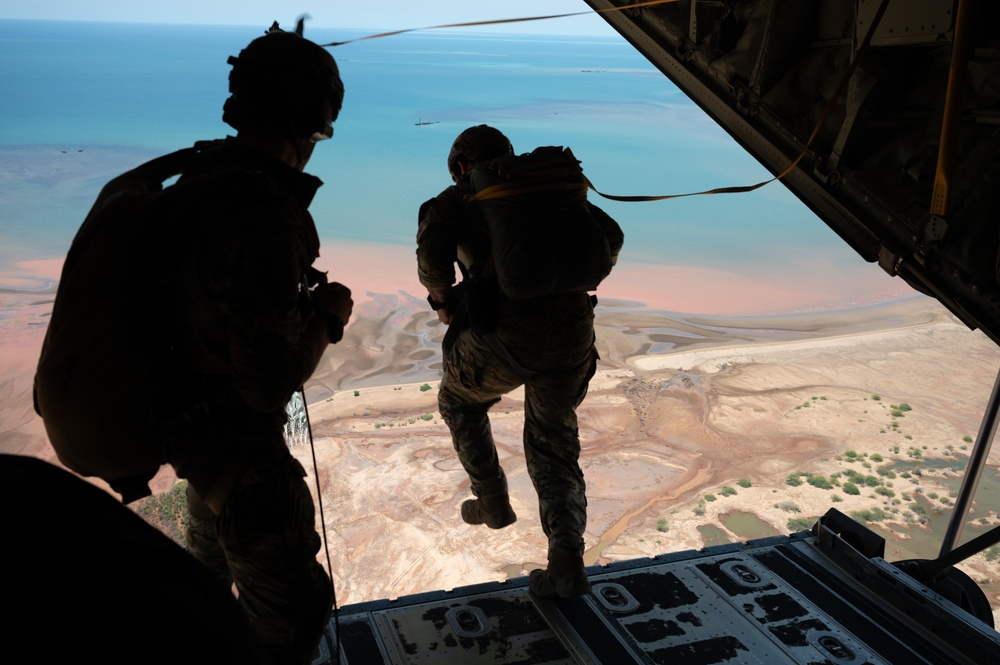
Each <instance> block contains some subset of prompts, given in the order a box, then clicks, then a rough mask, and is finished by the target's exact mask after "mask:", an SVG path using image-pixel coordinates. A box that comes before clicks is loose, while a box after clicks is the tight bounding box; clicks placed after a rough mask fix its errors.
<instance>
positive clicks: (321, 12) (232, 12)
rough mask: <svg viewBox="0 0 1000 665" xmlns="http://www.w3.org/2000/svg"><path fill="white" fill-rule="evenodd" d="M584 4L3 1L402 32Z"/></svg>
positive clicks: (4, 10) (575, 0) (75, 13)
mask: <svg viewBox="0 0 1000 665" xmlns="http://www.w3.org/2000/svg"><path fill="white" fill-rule="evenodd" d="M589 10H590V6H589V5H587V4H586V3H585V2H583V0H545V1H544V2H537V1H532V0H474V1H472V2H469V1H468V0H465V1H462V0H381V1H380V2H374V1H373V0H350V1H347V0H326V1H325V2H316V1H315V0H313V1H312V2H303V3H302V4H301V5H300V6H298V7H296V6H295V4H293V3H288V2H278V1H276V0H163V1H161V2H150V1H149V0H0V18H8V19H9V18H22V19H23V18H33V19H66V20H88V21H123V22H143V23H150V22H151V23H198V24H219V25H264V24H270V23H271V21H274V20H277V21H279V22H280V23H281V24H282V25H286V24H288V25H291V24H294V22H295V20H296V19H297V18H298V17H299V16H300V15H301V14H309V15H310V16H311V17H312V18H311V20H310V21H309V23H308V24H307V25H310V26H313V27H324V28H336V27H343V28H370V29H379V30H383V29H385V30H399V29H405V28H421V27H428V26H434V25H441V24H446V23H465V22H471V21H483V20H491V19H508V18H519V17H527V16H543V15H545V16H547V15H552V14H567V13H573V12H586V11H589ZM484 29H488V30H491V31H494V32H534V33H551V34H588V35H592V34H602V35H610V34H614V31H612V30H611V28H610V27H608V25H607V23H606V22H605V21H604V19H603V18H601V17H600V16H598V15H596V14H592V15H587V16H574V17H569V18H560V19H551V20H545V21H531V22H526V23H509V24H503V25H498V26H490V27H488V28H484Z"/></svg>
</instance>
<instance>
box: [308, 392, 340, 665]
mask: <svg viewBox="0 0 1000 665" xmlns="http://www.w3.org/2000/svg"><path fill="white" fill-rule="evenodd" d="M300 392H301V393H302V411H303V413H305V414H306V431H307V432H308V433H309V452H310V454H311V455H312V463H313V475H314V476H315V477H316V503H317V505H318V507H319V525H320V529H321V530H322V534H323V551H324V552H325V553H326V570H327V572H328V573H329V574H330V593H331V594H332V595H333V608H332V609H333V630H334V633H335V634H336V637H337V643H336V644H335V645H334V647H335V651H336V652H337V657H336V658H335V659H334V662H335V663H337V664H338V665H339V664H340V608H339V607H337V587H336V586H335V585H334V584H333V563H331V560H330V543H329V541H327V539H326V516H325V515H324V514H323V492H322V491H320V486H319V464H317V463H316V446H315V445H314V444H313V429H312V423H311V422H310V421H309V405H308V404H306V391H305V390H302V391H300Z"/></svg>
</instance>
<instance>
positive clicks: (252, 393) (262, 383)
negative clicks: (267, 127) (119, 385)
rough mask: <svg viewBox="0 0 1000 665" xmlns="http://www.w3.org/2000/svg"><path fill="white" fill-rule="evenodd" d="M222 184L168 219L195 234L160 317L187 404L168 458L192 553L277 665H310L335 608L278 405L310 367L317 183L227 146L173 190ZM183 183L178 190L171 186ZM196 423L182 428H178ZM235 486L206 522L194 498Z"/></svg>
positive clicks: (198, 499)
mask: <svg viewBox="0 0 1000 665" xmlns="http://www.w3.org/2000/svg"><path fill="white" fill-rule="evenodd" d="M205 173H211V174H224V175H223V176H221V177H220V180H219V182H218V186H217V187H216V188H215V189H214V190H213V191H212V192H211V194H210V195H208V196H206V197H205V199H204V200H199V201H188V202H184V203H182V205H181V209H180V210H177V211H175V212H176V214H178V215H187V216H192V217H193V218H194V219H195V220H196V225H195V226H194V227H193V228H195V229H197V233H195V234H191V235H192V237H191V238H190V241H189V242H188V243H187V245H186V247H184V248H183V249H182V252H183V259H179V265H183V266H188V267H190V269H189V270H184V271H182V273H181V274H180V275H178V276H177V277H176V280H177V283H176V288H175V289H172V292H173V293H175V294H176V298H177V299H176V301H174V302H169V303H165V306H166V307H167V308H168V311H170V312H171V321H172V322H173V323H172V326H171V328H172V330H171V337H173V338H174V340H175V357H176V361H177V363H178V364H179V365H180V368H179V369H180V371H179V374H180V375H181V376H183V377H184V386H185V389H186V393H187V394H186V397H187V398H188V399H190V398H191V397H192V396H196V397H202V398H204V402H203V403H202V405H204V407H205V408H204V411H199V412H198V415H196V416H191V415H190V413H189V412H185V411H184V410H182V413H183V417H182V418H180V420H181V421H182V422H180V423H179V424H177V425H176V431H175V433H174V436H173V437H172V439H171V441H170V444H169V445H168V453H167V456H168V460H169V462H170V463H171V464H172V465H173V466H174V468H175V469H176V471H177V474H178V476H180V477H182V478H187V479H188V481H189V492H188V502H189V511H190V516H191V520H190V525H189V528H188V533H187V534H186V535H187V540H188V545H189V551H191V552H192V554H194V555H195V556H196V558H198V559H199V560H201V561H202V562H203V563H205V564H206V565H207V566H209V568H211V569H212V570H214V571H215V572H216V573H217V574H218V575H219V576H220V578H222V579H223V580H224V581H225V582H227V583H230V582H232V581H235V584H236V587H237V590H238V591H239V601H240V604H241V605H242V606H243V609H244V610H245V611H246V613H247V616H248V617H249V619H250V622H251V625H252V626H253V627H254V630H255V631H256V633H257V635H258V637H260V639H261V642H262V643H263V644H264V645H265V646H267V647H268V649H269V651H270V652H271V653H272V654H273V655H274V656H275V658H276V661H277V662H282V663H284V662H289V663H294V662H308V658H309V657H310V656H311V653H312V651H313V649H315V645H316V643H317V641H318V639H319V637H320V635H321V633H322V631H323V629H324V628H325V624H326V620H327V618H328V615H329V611H330V608H331V607H332V604H333V597H332V587H331V584H330V580H329V577H328V576H327V574H326V572H325V571H324V569H323V567H322V566H321V565H320V564H319V563H318V562H317V560H316V556H317V553H318V552H319V548H320V537H319V535H318V534H317V533H316V528H315V512H314V507H313V501H312V496H311V495H310V493H309V488H308V486H307V485H306V483H305V480H304V476H305V471H304V470H303V468H302V466H301V465H300V464H299V462H298V461H297V460H295V459H294V458H293V457H292V456H291V454H290V453H289V451H288V448H287V446H286V445H285V442H284V438H283V436H282V427H283V425H284V422H285V418H286V416H285V409H284V407H285V404H286V403H287V401H288V399H289V398H290V396H291V394H292V393H293V392H294V391H295V390H296V389H297V388H298V387H299V386H301V385H302V383H303V382H304V381H305V380H306V379H307V378H308V375H309V374H310V373H311V372H312V369H313V368H314V367H315V365H316V362H317V360H318V359H317V358H314V357H312V355H311V354H312V352H311V351H310V347H309V345H308V344H305V343H303V342H302V341H301V340H300V336H301V335H302V333H303V331H304V330H305V327H306V325H307V323H308V321H309V318H310V317H311V316H312V311H311V306H310V303H309V301H308V291H307V290H306V289H304V288H303V285H304V283H305V282H306V281H307V278H306V276H305V275H306V274H307V273H308V271H309V269H310V266H311V264H312V262H313V261H314V260H315V258H316V257H317V256H318V254H319V241H318V237H317V235H316V230H315V226H314V225H313V222H312V218H311V217H310V216H309V213H308V211H307V209H306V207H307V206H308V204H309V202H310V201H311V199H312V196H313V194H314V193H315V191H316V189H317V188H318V187H319V186H320V184H321V183H320V181H319V180H318V179H317V178H314V177H313V176H310V175H306V174H303V173H300V172H299V171H297V170H295V169H293V168H291V167H289V166H286V165H285V164H282V163H280V162H277V161H276V160H272V159H270V158H268V157H262V156H258V155H255V154H251V153H246V152H244V151H243V150H242V149H241V148H240V147H239V146H238V145H237V144H235V143H232V142H230V143H227V144H224V145H223V146H222V147H221V148H219V149H216V150H212V151H207V152H206V153H203V154H202V155H201V156H200V157H199V160H198V161H197V162H196V163H195V164H194V165H192V166H191V167H189V168H188V169H187V170H186V172H185V176H184V178H192V177H196V176H198V175H200V174H205ZM182 180H183V178H182ZM191 421H193V422H194V424H193V427H192V426H190V423H191ZM227 476H228V477H230V478H232V479H233V481H234V482H235V486H234V488H233V489H232V491H231V493H230V494H229V497H228V499H227V500H226V502H225V505H224V507H223V509H222V512H221V514H219V515H218V516H216V515H215V514H214V513H213V512H212V511H211V510H210V509H208V507H207V506H206V505H205V504H204V502H203V501H202V499H203V498H204V497H205V496H206V495H207V494H208V493H209V492H210V491H211V490H212V488H213V487H214V486H215V485H216V483H218V482H219V480H220V479H222V478H225V477H227Z"/></svg>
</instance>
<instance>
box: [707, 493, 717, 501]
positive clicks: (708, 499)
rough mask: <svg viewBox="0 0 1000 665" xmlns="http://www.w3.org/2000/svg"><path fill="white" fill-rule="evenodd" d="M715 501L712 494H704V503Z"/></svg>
mask: <svg viewBox="0 0 1000 665" xmlns="http://www.w3.org/2000/svg"><path fill="white" fill-rule="evenodd" d="M715 500H716V496H715V495H714V494H706V495H705V501H715Z"/></svg>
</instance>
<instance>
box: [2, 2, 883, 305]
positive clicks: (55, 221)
mask: <svg viewBox="0 0 1000 665" xmlns="http://www.w3.org/2000/svg"><path fill="white" fill-rule="evenodd" d="M261 32H262V31H261V30H257V29H254V28H247V27H222V26H180V25H146V24H108V23H95V22H61V21H22V20H0V118H2V122H0V269H4V270H10V269H11V266H13V265H14V264H15V263H16V262H18V261H24V260H34V259H48V258H56V257H61V256H62V255H64V254H65V251H66V249H67V248H68V246H69V243H70V241H71V239H72V236H73V233H74V232H75V230H76V228H77V226H78V225H79V223H80V221H81V220H82V218H83V216H84V214H85V213H86V211H87V209H88V208H89V206H90V203H91V201H92V200H93V198H94V196H95V195H96V193H97V191H98V190H99V189H100V187H101V185H102V184H103V183H104V182H105V181H106V180H107V179H108V178H110V177H112V176H113V175H115V174H117V173H119V172H121V171H123V170H126V169H128V168H131V167H132V166H135V165H137V164H138V163H140V162H142V161H144V160H146V159H148V158H151V157H153V156H156V155H158V154H161V153H164V152H167V151H170V150H174V149H177V148H180V147H183V146H185V145H187V144H190V143H192V142H194V141H195V140H199V139H206V138H215V137H221V136H224V135H225V134H227V133H228V132H229V131H230V130H229V128H228V127H227V126H226V125H225V124H223V123H222V121H221V109H222V103H223V101H224V100H225V98H226V96H227V93H226V85H227V75H228V71H229V66H228V65H227V64H226V58H227V57H228V56H229V55H235V54H237V53H238V52H239V50H240V49H241V48H242V47H243V46H245V45H246V44H247V43H248V42H249V41H250V40H251V39H253V38H254V37H256V36H258V35H259V34H261ZM306 34H307V36H309V37H310V38H312V39H313V40H315V41H317V42H320V43H326V42H330V41H345V40H349V39H353V38H357V37H361V36H365V35H366V34H372V33H363V32H358V31H349V30H343V31H337V30H330V29H316V30H309V29H308V26H307V31H306ZM331 52H332V53H333V54H334V56H335V57H336V59H337V60H338V63H339V65H340V68H341V73H342V76H343V79H344V81H345V86H346V99H345V106H344V110H343V112H342V113H341V116H340V118H339V120H338V121H337V123H336V135H335V136H334V139H333V140H332V141H329V142H326V143H324V144H321V145H320V146H319V148H318V149H317V151H316V153H315V155H314V158H313V160H312V162H311V163H310V165H309V168H308V170H309V171H310V172H312V173H314V174H316V175H318V176H319V177H320V178H322V179H323V180H324V181H325V183H326V185H325V186H324V187H323V188H322V189H321V191H320V194H319V196H318V197H317V199H316V201H315V203H314V206H313V213H314V216H315V218H316V220H317V223H318V225H319V228H320V234H321V236H322V237H323V238H324V241H325V242H336V241H337V240H338V239H343V240H352V241H365V242H372V243H388V244H391V245H396V246H407V247H408V246H412V244H413V237H414V230H415V226H416V211H417V208H418V206H419V204H420V203H421V202H422V201H424V200H425V199H427V198H429V197H430V196H432V195H434V194H435V193H436V192H438V191H439V190H440V189H442V188H443V187H445V186H446V185H448V184H449V182H450V180H449V178H448V174H447V172H446V169H445V157H446V155H447V152H448V149H449V146H450V144H451V141H452V140H453V139H454V137H455V136H456V135H457V134H458V133H459V132H460V131H461V130H462V129H464V128H465V127H467V126H469V125H472V124H479V123H484V122H485V123H489V124H493V125H495V126H497V127H499V128H501V129H502V130H503V131H505V132H506V133H507V134H508V136H510V137H511V139H512V141H513V142H514V145H515V149H517V151H518V152H527V151H529V150H531V149H532V148H534V147H536V146H538V145H565V146H569V147H571V148H572V149H573V152H574V153H575V154H576V156H577V157H578V158H579V159H580V160H581V161H582V162H583V166H584V168H585V170H586V172H587V174H588V176H589V177H590V179H591V181H592V182H593V183H594V185H595V186H596V187H597V188H598V189H600V190H602V191H604V192H607V193H612V194H655V195H659V194H674V193H684V192H689V191H702V190H706V189H711V188H713V187H717V186H728V185H744V184H752V183H756V182H759V181H761V180H765V179H767V178H768V177H769V174H768V173H767V172H766V171H765V170H764V169H763V168H762V167H761V166H760V165H759V164H758V163H757V162H756V161H755V160H753V159H752V158H751V157H750V156H749V155H747V154H746V153H745V152H744V151H743V150H742V149H740V148H739V147H738V146H737V145H736V143H735V142H734V141H733V140H732V139H731V138H729V137H728V135H726V134H725V133H724V132H723V131H722V130H721V129H719V128H718V127H717V126H716V125H715V124H714V123H713V122H712V121H711V120H710V119H708V118H707V116H705V115H704V114H703V113H702V112H701V111H700V110H699V109H698V108H697V107H696V106H695V105H694V104H693V103H692V102H691V101H689V100H688V99H687V98H686V97H685V96H684V95H683V94H681V93H680V92H679V91H678V90H677V89H676V88H675V87H674V86H673V84H671V83H670V82H669V81H668V79H666V78H665V77H664V76H663V75H662V74H660V73H659V72H658V71H657V70H655V69H654V68H653V67H652V65H650V64H649V63H648V62H647V61H646V60H645V59H644V58H643V57H642V56H641V55H639V54H638V52H636V51H635V50H634V49H633V48H632V47H631V46H630V45H629V44H627V43H626V42H625V41H624V40H623V39H619V38H615V37H589V36H588V37H568V36H551V37H546V36H537V35H531V36H525V35H503V34H490V35H484V34H472V33H463V32H458V31H453V30H432V31H421V32H413V33H407V34H402V35H397V36H392V37H387V38H381V39H371V40H363V41H358V42H355V43H351V44H346V45H343V46H339V47H335V48H332V49H331ZM592 199H593V200H594V201H595V202H597V203H598V205H601V206H602V207H603V208H604V209H605V210H607V211H608V212H609V213H611V214H612V215H613V216H614V217H615V218H616V219H618V220H619V222H620V223H621V225H622V227H623V228H624V229H625V232H626V236H627V245H626V250H625V252H624V253H623V256H622V258H621V260H622V262H623V263H632V264H654V265H669V266H682V267H701V268H722V269H725V270H727V271H731V272H736V273H739V274H740V275H745V276H746V278H747V280H753V279H755V278H757V277H760V276H763V277H767V278H770V279H781V280H787V281H788V282H789V283H794V281H795V279H796V276H797V275H799V274H802V273H803V272H805V271H812V272H815V271H816V270H825V271H829V273H830V275H831V278H834V276H836V275H837V274H839V273H843V272H845V271H846V272H851V273H855V272H857V271H862V272H863V273H865V274H868V273H870V274H871V276H872V279H887V278H886V276H885V275H884V274H882V273H881V272H880V271H878V269H877V268H874V267H872V266H868V265H867V264H864V263H863V262H862V261H861V259H860V258H858V257H857V256H856V255H855V254H854V253H853V251H851V250H850V249H849V248H848V247H847V246H846V245H845V244H843V243H842V242H841V241H840V240H839V239H838V238H837V237H836V236H835V234H834V233H833V232H832V231H830V230H829V229H828V228H827V227H826V226H825V225H824V224H823V223H822V222H821V221H820V220H818V219H817V218H816V217H815V216H814V215H813V214H812V213H811V212H810V211H809V210H808V209H807V208H806V207H805V206H804V205H803V204H801V203H800V202H799V201H798V200H796V199H795V198H794V197H793V196H792V195H791V194H790V193H788V192H787V190H785V189H784V187H783V186H782V185H780V184H779V183H772V184H770V185H768V186H766V187H763V188H761V189H759V190H757V191H756V192H752V193H749V194H739V195H726V196H699V197H690V198H685V199H679V200H671V201H661V202H650V203H619V202H612V201H607V200H604V199H601V198H599V197H597V196H596V195H592ZM40 286H41V285H40Z"/></svg>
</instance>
